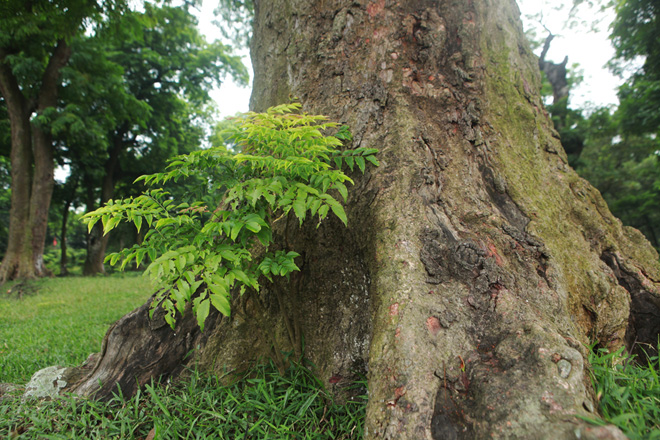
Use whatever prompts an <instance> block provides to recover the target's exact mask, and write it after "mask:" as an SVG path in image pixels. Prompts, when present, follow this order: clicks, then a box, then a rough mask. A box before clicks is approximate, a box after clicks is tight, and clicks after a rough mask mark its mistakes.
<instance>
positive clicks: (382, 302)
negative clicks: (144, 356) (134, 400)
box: [73, 0, 660, 440]
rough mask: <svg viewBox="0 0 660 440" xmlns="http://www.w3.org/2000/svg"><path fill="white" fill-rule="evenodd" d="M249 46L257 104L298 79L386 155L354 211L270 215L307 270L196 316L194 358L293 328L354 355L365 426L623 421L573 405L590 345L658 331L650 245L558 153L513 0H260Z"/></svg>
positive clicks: (386, 432)
mask: <svg viewBox="0 0 660 440" xmlns="http://www.w3.org/2000/svg"><path fill="white" fill-rule="evenodd" d="M252 58H253V66H254V69H255V79H254V89H253V94H252V100H251V107H252V109H253V110H255V111H261V110H264V109H265V108H267V107H268V106H271V105H275V104H279V103H282V102H286V101H288V100H289V99H290V97H297V98H298V99H300V100H301V102H302V103H303V105H304V107H305V109H306V110H307V111H309V112H313V113H321V114H326V115H328V116H329V117H330V119H332V120H336V121H340V122H342V123H345V124H347V125H349V126H350V128H351V130H352V132H353V134H354V141H353V145H352V147H358V146H366V147H376V148H379V149H380V153H379V159H380V161H381V166H380V167H378V168H372V169H369V170H368V171H367V173H366V175H365V176H357V175H356V176H355V180H356V186H355V187H354V188H353V189H352V190H351V192H350V198H349V203H348V206H347V214H348V216H349V227H348V228H343V226H342V225H341V224H340V222H339V221H338V220H336V219H330V218H329V219H327V220H325V221H324V222H323V223H322V224H321V226H320V228H319V229H315V228H314V227H310V228H309V229H305V228H303V229H301V228H298V226H297V224H296V222H291V224H288V225H285V226H282V228H281V230H280V231H278V235H279V237H280V246H282V247H285V248H291V249H293V250H296V251H298V252H300V253H301V254H302V258H301V259H300V260H301V261H299V262H298V263H299V265H300V266H301V272H300V273H299V274H297V275H296V276H294V277H292V278H291V282H290V283H288V284H285V283H278V284H275V285H266V286H265V287H264V288H263V290H262V291H261V292H260V293H259V294H258V295H253V296H250V295H245V296H243V297H241V298H237V299H236V301H235V303H234V304H233V309H232V310H233V311H234V312H233V315H232V317H231V318H230V319H229V318H222V319H220V318H217V314H215V315H212V316H213V318H212V323H211V324H209V323H207V327H206V330H205V332H204V335H205V336H204V337H205V338H206V339H205V340H204V341H203V342H200V345H201V349H200V350H199V351H198V352H197V354H196V356H195V358H194V361H195V363H196V365H197V366H198V367H199V368H204V369H209V370H216V371H224V370H225V369H232V368H241V366H242V365H243V364H244V363H245V362H248V361H250V360H254V359H258V358H259V357H260V356H263V355H269V354H271V353H273V352H274V351H277V350H285V351H293V349H295V345H296V343H297V342H298V341H299V340H300V338H301V336H300V335H302V336H303V337H304V342H305V355H306V356H307V357H308V358H309V359H311V360H312V361H313V362H314V364H315V365H316V366H317V373H318V375H319V377H320V378H322V379H323V380H324V381H325V382H326V383H328V384H329V382H330V377H333V378H334V377H336V376H341V377H346V378H351V377H352V375H354V374H356V373H360V372H368V378H369V403H368V408H367V421H366V426H367V434H366V438H368V439H429V440H436V439H486V438H519V439H529V438H534V439H537V438H538V439H573V438H582V439H584V438H592V439H593V438H611V439H614V438H624V437H623V436H622V434H621V433H620V432H619V431H618V430H616V429H615V428H612V427H607V426H606V427H590V426H589V425H587V424H585V423H584V422H582V421H581V419H579V418H578V417H577V416H588V417H594V416H596V414H595V413H594V407H595V405H596V402H595V397H594V396H593V393H592V390H591V386H590V380H589V375H588V374H587V371H588V368H589V367H588V364H587V361H586V356H587V354H588V345H589V344H590V343H593V342H596V341H597V342H598V343H599V345H600V346H603V347H609V348H617V347H618V346H620V345H621V344H623V343H627V344H628V346H629V348H630V346H631V345H632V344H633V342H638V343H639V342H650V343H654V342H655V340H656V339H655V338H657V331H656V329H657V327H654V328H653V330H652V331H650V330H649V323H648V322H645V321H644V320H643V319H642V318H643V317H644V316H646V317H648V316H649V315H647V314H645V313H646V312H648V311H649V310H650V311H652V312H653V313H655V314H656V315H655V316H657V313H658V311H659V309H658V307H659V305H660V301H659V298H660V265H659V263H658V255H657V253H656V252H655V251H654V250H653V248H652V247H651V246H650V245H649V244H648V242H646V240H645V239H644V238H643V237H642V235H641V234H640V233H639V232H638V231H636V230H634V229H632V228H626V227H623V226H622V225H621V222H620V221H618V220H617V219H615V218H614V217H613V216H612V215H611V214H610V212H609V210H608V209H607V206H606V204H605V202H604V201H603V199H602V198H601V196H600V194H599V193H598V192H597V191H596V190H595V189H594V188H593V187H591V186H590V185H589V184H588V183H587V182H586V181H585V180H583V179H581V178H580V177H578V176H577V174H576V173H575V172H574V171H573V170H572V169H571V168H570V167H569V166H568V165H567V159H566V154H565V152H564V151H563V149H562V147H561V145H560V144H559V141H558V139H557V134H556V132H555V131H554V129H553V128H552V123H551V121H550V120H549V118H548V115H547V113H546V112H545V110H544V109H543V105H542V102H541V99H540V96H539V89H540V75H539V70H538V62H537V60H536V59H535V57H534V56H533V54H532V53H531V51H530V50H529V48H528V46H527V44H526V42H525V39H524V36H523V33H522V28H521V25H520V21H519V11H518V9H517V7H516V4H515V2H514V1H513V0H502V1H490V0H474V1H443V2H440V1H430V0H413V1H406V2H396V1H393V0H374V1H366V0H363V1H350V2H349V1H345V0H344V1H341V0H324V1H311V0H269V1H263V0H262V1H256V2H255V30H254V37H253V40H252ZM631 297H632V304H633V305H632V307H631ZM635 304H638V305H639V304H641V305H642V306H640V307H642V308H643V309H644V310H645V311H646V312H643V313H642V312H640V311H639V310H640V308H639V307H637V306H636V305H635ZM631 311H632V313H631ZM641 315H644V316H641ZM186 319H193V318H191V317H189V316H188V317H187V318H185V317H184V318H182V319H181V320H180V322H179V324H177V325H181V326H182V327H181V328H185V326H186V325H187V324H186V322H187V320H186ZM131 325H132V324H131ZM148 325H149V324H148V323H144V322H143V323H142V326H143V327H148ZM117 328H118V327H117V326H116V327H115V328H114V329H113V330H112V332H115V333H116V332H117V331H118V330H117ZM126 328H131V327H128V326H127V327H126ZM130 333H132V332H126V335H125V336H124V338H125V339H121V338H119V339H117V340H116V341H115V342H114V343H113V347H114V348H112V349H111V350H109V351H108V350H106V352H113V353H115V355H114V356H115V357H114V358H111V357H104V360H103V362H105V365H114V366H115V367H113V368H112V369H110V368H107V369H106V370H103V369H96V373H95V374H94V375H89V376H87V377H86V378H83V379H82V380H81V381H80V382H78V385H76V386H77V387H78V389H79V390H83V389H84V392H81V393H82V394H87V393H91V392H94V390H97V389H98V386H96V387H95V386H94V384H97V383H98V379H99V377H103V379H104V381H103V382H104V383H108V382H110V383H115V381H116V383H123V382H125V381H126V379H125V378H126V377H127V376H128V377H132V375H138V374H139V377H143V375H144V369H143V368H140V369H135V368H133V369H126V370H121V369H119V368H118V367H116V366H117V365H123V364H126V363H127V362H128V359H127V357H126V356H125V355H123V354H121V350H118V349H117V348H116V347H120V346H121V344H127V343H128V344H132V343H134V341H133V338H132V337H131V336H130ZM181 334H182V333H181V332H180V331H176V332H174V333H172V335H177V336H176V337H180V335H181ZM109 335H110V333H109ZM145 335H146V336H145ZM149 335H150V333H149V332H147V333H146V334H142V333H140V338H141V339H143V338H146V337H154V338H157V337H156V336H155V335H153V336H149ZM153 340H157V339H153ZM131 341H133V342H131ZM169 341H172V344H175V343H174V341H175V337H172V338H170V339H169ZM108 344H110V342H108ZM159 344H161V345H159V346H160V347H161V349H163V344H168V342H166V341H164V340H161V341H160V342H159ZM194 345H196V343H194V344H193V346H194ZM111 370H112V371H114V373H112V374H111V373H108V374H106V372H109V371H111ZM118 371H119V372H118ZM154 374H158V375H163V374H164V373H163V371H162V370H158V371H157V372H155V373H154ZM167 374H169V373H167ZM122 381H123V382H122ZM133 382H135V381H133ZM85 387H86V388H85ZM73 388H74V389H75V388H76V387H75V386H74V387H73Z"/></svg>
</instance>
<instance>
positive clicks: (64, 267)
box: [60, 199, 71, 277]
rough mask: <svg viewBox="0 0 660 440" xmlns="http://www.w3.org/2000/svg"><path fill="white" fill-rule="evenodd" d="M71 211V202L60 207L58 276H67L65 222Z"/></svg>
mask: <svg viewBox="0 0 660 440" xmlns="http://www.w3.org/2000/svg"><path fill="white" fill-rule="evenodd" d="M70 209H71V200H70V199H67V200H66V201H65V202H64V206H63V207H62V225H61V227H60V276H63V277H65V276H67V275H69V269H68V268H67V264H68V258H67V239H66V235H67V222H68V221H69V210H70Z"/></svg>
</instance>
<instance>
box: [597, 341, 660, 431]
mask: <svg viewBox="0 0 660 440" xmlns="http://www.w3.org/2000/svg"><path fill="white" fill-rule="evenodd" d="M658 348H660V344H659V345H658ZM589 362H590V363H591V365H592V368H593V377H592V379H593V385H594V389H595V390H596V396H597V399H598V404H599V410H600V412H601V414H602V415H603V419H604V420H605V421H606V422H609V423H612V424H614V425H616V426H618V427H619V428H620V429H621V430H622V431H623V432H624V433H625V434H626V436H628V438H629V439H631V440H638V439H640V440H641V439H645V440H651V439H660V379H659V377H658V375H659V374H660V360H659V359H658V356H653V357H650V358H648V359H647V361H646V362H643V361H642V363H637V362H633V358H632V357H630V356H628V355H626V354H625V352H624V349H623V347H622V348H621V349H619V350H618V351H616V352H613V353H608V352H607V351H606V350H599V351H597V352H595V353H593V352H592V354H591V356H590V359H589ZM588 421H590V422H592V423H595V424H603V423H605V422H603V420H595V419H588Z"/></svg>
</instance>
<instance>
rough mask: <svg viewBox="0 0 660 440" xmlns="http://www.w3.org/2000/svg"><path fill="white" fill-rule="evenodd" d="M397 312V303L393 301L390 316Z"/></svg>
mask: <svg viewBox="0 0 660 440" xmlns="http://www.w3.org/2000/svg"><path fill="white" fill-rule="evenodd" d="M398 314H399V303H394V304H392V305H391V306H390V316H397V315H398Z"/></svg>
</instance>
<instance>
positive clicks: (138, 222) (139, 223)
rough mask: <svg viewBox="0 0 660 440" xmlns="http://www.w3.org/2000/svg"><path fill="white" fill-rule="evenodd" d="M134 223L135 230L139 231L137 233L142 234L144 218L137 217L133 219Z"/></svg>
mask: <svg viewBox="0 0 660 440" xmlns="http://www.w3.org/2000/svg"><path fill="white" fill-rule="evenodd" d="M133 223H135V229H137V231H138V232H140V228H141V227H142V217H141V216H139V215H136V216H135V217H133Z"/></svg>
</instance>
